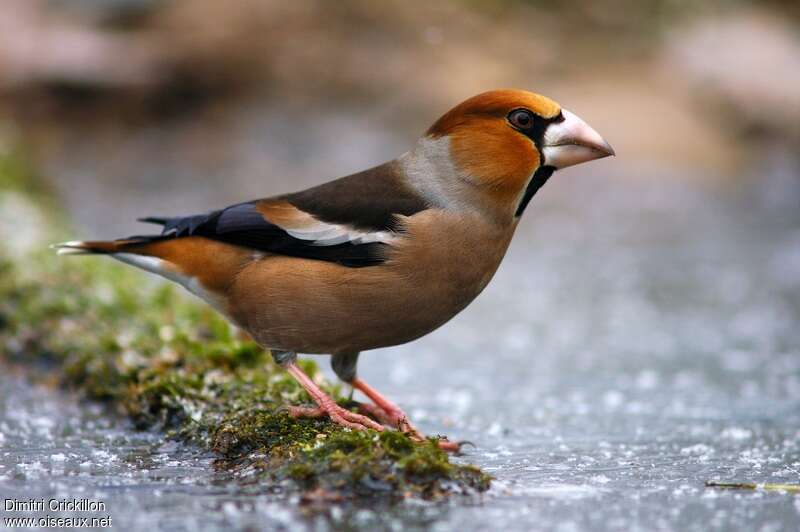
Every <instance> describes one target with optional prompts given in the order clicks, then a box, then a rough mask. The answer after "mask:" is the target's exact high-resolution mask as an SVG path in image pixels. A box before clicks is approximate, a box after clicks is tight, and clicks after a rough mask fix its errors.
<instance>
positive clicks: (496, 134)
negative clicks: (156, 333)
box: [56, 90, 614, 449]
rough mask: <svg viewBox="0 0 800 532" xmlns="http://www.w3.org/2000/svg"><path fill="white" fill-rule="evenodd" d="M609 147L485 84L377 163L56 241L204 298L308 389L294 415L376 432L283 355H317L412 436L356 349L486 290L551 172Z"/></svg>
mask: <svg viewBox="0 0 800 532" xmlns="http://www.w3.org/2000/svg"><path fill="white" fill-rule="evenodd" d="M609 155H614V150H613V149H612V148H611V146H610V145H609V144H608V143H607V142H606V141H605V140H603V138H602V137H601V136H600V135H598V134H597V132H595V131H594V130H593V129H592V128H591V127H589V126H588V125H587V124H586V123H585V122H583V121H582V120H581V119H580V118H578V117H577V116H575V115H574V114H572V113H570V112H569V111H567V110H566V109H562V108H561V107H560V106H559V105H558V104H557V103H556V102H554V101H553V100H550V99H548V98H545V97H544V96H540V95H538V94H534V93H531V92H526V91H521V90H496V91H491V92H485V93H483V94H479V95H477V96H475V97H473V98H470V99H468V100H466V101H465V102H463V103H461V104H459V105H457V106H456V107H454V108H453V109H451V110H450V111H448V112H447V113H445V114H444V116H442V117H441V118H439V120H437V121H436V122H435V123H434V124H433V125H432V126H431V127H430V129H428V131H427V132H426V133H425V135H423V136H422V138H420V139H419V141H418V142H417V144H416V145H415V146H414V147H413V148H412V149H411V150H410V151H409V152H407V153H405V154H403V155H401V156H400V157H398V158H397V159H394V160H392V161H389V162H387V163H384V164H382V165H380V166H376V167H375V168H371V169H369V170H364V171H363V172H358V173H356V174H353V175H349V176H346V177H342V178H339V179H335V180H333V181H330V182H327V183H324V184H322V185H319V186H316V187H313V188H310V189H308V190H303V191H301V192H295V193H292V194H285V195H282V196H275V197H271V198H266V199H259V200H254V201H248V202H245V203H239V204H236V205H232V206H230V207H227V208H224V209H220V210H216V211H213V212H210V213H207V214H198V215H194V216H178V217H151V218H143V219H142V220H141V221H143V222H149V223H154V224H158V225H161V226H163V231H162V232H161V234H158V235H151V236H134V237H130V238H124V239H120V240H115V241H105V242H99V241H95V242H66V243H63V244H59V245H57V246H56V247H57V248H58V252H59V253H60V254H84V253H91V254H102V255H110V256H112V257H114V258H115V259H117V260H120V261H122V262H126V263H128V264H131V265H133V266H137V267H138V268H141V269H143V270H146V271H149V272H152V273H156V274H158V275H161V276H163V277H166V278H167V279H170V280H172V281H175V282H177V283H179V284H181V285H183V286H184V287H185V288H186V289H188V290H189V291H190V292H191V293H193V294H195V295H197V296H199V297H200V298H202V299H203V300H205V301H206V302H207V303H208V304H209V305H211V306H212V307H214V308H215V309H216V310H218V311H219V312H220V313H222V314H223V315H224V316H225V317H226V318H227V319H228V320H230V321H231V322H232V323H233V324H235V325H236V326H238V327H240V328H242V329H244V330H245V331H246V332H247V333H249V334H250V336H252V337H253V338H254V339H255V341H256V342H258V344H260V345H261V346H263V347H264V348H265V349H269V350H270V352H271V353H272V356H273V357H274V359H275V361H276V362H277V363H278V364H280V365H281V366H282V367H283V368H285V369H286V370H287V371H288V372H289V373H290V374H291V375H292V376H293V377H294V378H295V379H297V381H298V382H299V383H300V384H301V385H302V386H303V387H304V388H305V389H306V390H307V391H308V393H309V395H310V396H311V398H312V399H313V400H314V402H315V403H316V407H315V408H303V407H292V408H291V409H290V412H291V413H292V414H293V415H296V416H304V415H305V416H329V417H330V419H331V420H332V421H334V422H335V423H338V424H340V425H344V426H346V427H350V428H352V429H365V428H371V429H374V430H378V431H380V430H383V429H384V426H383V425H382V424H379V423H376V422H375V421H373V419H371V418H370V417H367V416H365V415H362V414H359V413H355V412H352V411H350V410H346V409H344V408H342V407H340V406H339V405H337V404H336V403H335V402H334V401H333V400H332V399H331V398H330V397H329V396H328V395H326V394H325V393H324V392H323V391H322V390H321V389H320V388H319V387H318V386H317V385H316V384H315V383H314V382H313V381H312V380H311V379H310V378H309V377H308V376H307V375H305V374H304V373H303V372H302V371H301V369H300V368H299V366H298V365H297V363H296V358H297V353H307V354H330V355H332V359H331V365H332V367H333V370H334V371H335V372H336V375H337V376H338V377H339V378H341V379H342V380H343V381H344V382H346V383H349V384H350V385H352V386H353V387H354V388H355V389H357V390H360V391H361V392H363V393H364V394H365V395H366V396H367V397H369V398H370V399H371V400H372V402H373V403H374V404H369V405H365V408H364V412H365V413H369V414H372V415H373V416H374V417H375V418H376V419H378V420H380V421H381V422H382V423H384V424H386V425H389V426H393V427H397V428H398V429H400V430H403V431H405V432H407V433H409V434H410V435H411V437H412V438H414V439H418V440H420V439H422V434H421V433H420V432H419V431H418V430H417V429H416V428H415V427H414V426H413V425H412V424H411V423H410V422H409V420H408V417H407V416H406V414H405V413H404V412H403V411H402V410H401V409H400V408H399V407H398V406H397V405H396V404H394V403H393V402H391V401H390V400H388V399H386V398H385V397H384V396H383V395H381V394H380V393H378V391H376V390H375V389H374V388H372V387H371V386H369V385H368V384H367V383H365V382H364V381H363V380H361V379H360V378H359V377H358V376H357V373H356V363H357V361H358V356H359V353H361V352H362V351H367V350H369V349H377V348H380V347H388V346H393V345H398V344H403V343H405V342H410V341H411V340H415V339H417V338H419V337H421V336H423V335H425V334H427V333H429V332H431V331H433V330H434V329H436V328H437V327H440V326H441V325H443V324H444V323H445V322H447V321H448V320H449V319H450V318H452V317H453V316H455V315H456V314H458V313H459V312H460V311H461V310H463V309H464V307H466V306H467V305H468V304H469V303H470V302H471V301H472V300H473V299H474V298H475V297H476V296H477V295H478V294H480V293H481V291H482V290H483V289H484V288H485V287H486V285H487V283H488V282H489V280H490V279H491V278H492V276H493V275H494V273H495V271H496V270H497V267H498V266H499V264H500V261H501V260H502V259H503V256H504V255H505V253H506V249H507V248H508V245H509V242H510V241H511V237H512V235H513V234H514V230H515V229H516V227H517V224H518V223H519V220H520V217H521V216H522V214H523V213H524V212H525V209H526V208H527V207H528V204H529V203H530V201H531V198H533V196H534V195H535V194H536V192H537V191H538V190H539V188H540V187H541V186H542V185H544V184H545V182H546V181H547V180H548V179H549V178H550V176H551V175H552V174H553V172H554V171H555V170H558V169H560V168H564V167H565V166H570V165H574V164H578V163H582V162H586V161H591V160H593V159H600V158H602V157H607V156H609ZM440 445H441V446H442V447H443V448H445V449H457V445H456V444H455V443H453V442H448V441H447V440H442V441H440Z"/></svg>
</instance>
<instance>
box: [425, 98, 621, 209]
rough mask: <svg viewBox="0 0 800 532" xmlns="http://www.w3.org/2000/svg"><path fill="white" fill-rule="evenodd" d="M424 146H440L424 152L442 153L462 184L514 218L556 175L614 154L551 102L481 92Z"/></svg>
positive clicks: (436, 125) (456, 109)
mask: <svg viewBox="0 0 800 532" xmlns="http://www.w3.org/2000/svg"><path fill="white" fill-rule="evenodd" d="M422 142H423V144H425V143H427V144H435V145H438V146H439V148H438V150H431V148H430V147H429V148H428V151H441V150H443V149H444V150H446V152H447V159H449V162H450V163H451V164H452V167H453V170H454V172H455V173H456V174H458V176H459V179H460V181H466V182H467V183H469V184H470V185H471V186H473V187H474V188H476V189H477V190H478V191H480V192H479V194H480V195H482V196H486V197H487V200H488V201H491V202H493V203H499V204H502V205H503V206H505V207H508V208H509V209H511V210H513V213H514V216H515V217H519V216H520V215H521V214H522V211H523V210H524V209H525V207H526V206H527V203H528V201H530V198H531V197H532V196H533V194H534V193H535V192H536V190H538V188H539V187H541V186H542V185H543V184H544V182H545V181H546V180H547V179H548V178H549V177H550V175H552V173H553V172H554V171H555V170H558V169H560V168H564V167H567V166H572V165H575V164H579V163H583V162H587V161H591V160H594V159H600V158H602V157H607V156H609V155H614V150H613V149H612V148H611V146H610V145H609V144H608V142H606V141H605V140H604V139H603V138H602V137H601V136H600V135H599V134H598V133H597V132H596V131H595V130H594V129H592V128H591V127H589V126H588V125H587V124H586V122H584V121H583V120H581V119H580V118H578V117H577V116H575V115H574V114H572V113H571V112H569V111H567V110H566V109H562V108H561V106H560V105H559V104H557V103H556V102H554V101H553V100H551V99H549V98H546V97H544V96H541V95H539V94H534V93H532V92H527V91H521V90H495V91H490V92H485V93H482V94H479V95H477V96H474V97H472V98H470V99H468V100H466V101H464V102H462V103H460V104H459V105H457V106H456V107H454V108H453V109H451V110H450V111H448V112H447V113H445V114H444V116H442V117H441V118H439V120H437V121H436V122H435V123H434V124H433V126H431V128H430V129H429V130H428V131H427V133H426V135H425V137H423V139H422ZM443 145H446V146H443Z"/></svg>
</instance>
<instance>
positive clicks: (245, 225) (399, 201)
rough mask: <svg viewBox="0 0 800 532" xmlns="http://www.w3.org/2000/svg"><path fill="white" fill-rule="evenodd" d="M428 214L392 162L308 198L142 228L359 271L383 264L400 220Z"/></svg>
mask: <svg viewBox="0 0 800 532" xmlns="http://www.w3.org/2000/svg"><path fill="white" fill-rule="evenodd" d="M427 208H428V206H427V204H426V203H425V202H424V201H423V200H422V199H421V198H420V197H419V196H417V194H416V193H415V192H414V191H413V190H411V189H409V188H408V187H407V186H406V185H405V184H404V183H403V182H402V180H401V179H400V178H399V176H398V175H397V171H396V168H395V167H394V165H393V164H392V163H387V164H385V165H382V166H379V167H377V168H373V169H371V170H367V171H365V172H361V173H359V174H354V175H352V176H347V177H344V178H341V179H337V180H335V181H331V182H329V183H326V184H324V185H320V186H318V187H314V188H312V189H308V190H305V191H303V192H298V193H294V194H288V195H285V196H279V197H276V198H269V199H262V200H256V201H250V202H246V203H239V204H237V205H232V206H230V207H227V208H225V209H221V210H217V211H213V212H210V213H208V214H201V215H194V216H184V217H176V218H144V219H142V221H146V222H151V223H158V224H161V225H163V226H164V230H163V232H162V235H161V238H181V237H187V236H203V237H206V238H210V239H212V240H217V241H221V242H225V243H229V244H233V245H236V246H241V247H245V248H250V249H253V250H256V251H262V252H269V253H277V254H281V255H288V256H293V257H303V258H309V259H317V260H324V261H330V262H336V263H340V264H343V265H346V266H351V267H360V266H371V265H375V264H379V263H380V262H383V261H384V260H385V259H386V246H388V245H391V243H392V241H393V240H394V239H395V238H397V237H398V234H397V231H398V229H399V226H398V219H397V215H403V216H411V215H413V214H415V213H417V212H420V211H422V210H425V209H427Z"/></svg>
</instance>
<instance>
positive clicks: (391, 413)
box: [350, 377, 460, 452]
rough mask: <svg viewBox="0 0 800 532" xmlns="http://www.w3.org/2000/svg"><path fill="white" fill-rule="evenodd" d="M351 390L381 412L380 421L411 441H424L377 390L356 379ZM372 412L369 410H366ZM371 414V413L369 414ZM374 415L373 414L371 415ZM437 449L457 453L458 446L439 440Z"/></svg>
mask: <svg viewBox="0 0 800 532" xmlns="http://www.w3.org/2000/svg"><path fill="white" fill-rule="evenodd" d="M350 384H351V385H352V386H353V388H355V389H356V390H359V391H361V392H362V393H363V394H364V395H366V396H367V397H369V398H370V399H371V400H372V402H374V403H375V404H376V405H377V406H378V408H380V409H381V410H382V411H383V415H376V416H375V417H377V418H378V419H380V420H381V421H383V422H385V423H387V424H389V425H392V426H394V427H396V428H397V429H398V430H400V431H402V432H405V433H407V434H408V435H409V436H411V438H412V439H414V440H417V441H423V440H425V436H423V435H422V433H421V432H420V431H419V429H417V427H415V426H414V425H413V424H412V423H411V421H410V420H409V419H408V415H407V414H406V413H405V412H403V410H402V409H401V408H400V407H399V406H397V405H396V404H394V403H393V402H392V401H390V400H389V399H387V398H386V397H384V396H383V395H382V394H381V393H380V392H378V390H376V389H375V388H373V387H372V386H370V385H369V384H367V383H366V382H364V381H362V380H361V379H359V378H358V377H356V378H355V379H353V380H352V382H351V383H350ZM367 410H368V411H370V410H372V409H371V408H369V409H367ZM370 413H372V412H370ZM373 415H374V414H373ZM439 447H440V448H441V449H443V450H445V451H450V452H458V451H459V449H460V445H459V444H458V443H457V442H451V441H448V440H446V439H442V440H439Z"/></svg>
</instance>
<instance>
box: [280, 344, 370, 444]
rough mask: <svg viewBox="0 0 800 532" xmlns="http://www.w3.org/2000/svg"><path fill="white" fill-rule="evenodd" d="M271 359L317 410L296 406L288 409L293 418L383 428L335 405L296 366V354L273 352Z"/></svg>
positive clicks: (365, 417) (357, 428) (354, 426)
mask: <svg viewBox="0 0 800 532" xmlns="http://www.w3.org/2000/svg"><path fill="white" fill-rule="evenodd" d="M272 357H273V358H274V359H275V361H276V362H277V363H278V364H280V365H281V366H282V367H283V368H284V369H285V370H286V371H287V372H289V375H291V376H292V377H294V379H295V380H296V381H297V382H298V383H299V384H300V386H302V387H303V388H304V389H305V390H306V391H307V392H308V395H310V396H311V398H312V399H313V400H314V402H315V403H317V407H318V408H304V407H297V406H290V407H289V414H290V415H291V416H294V417H305V416H309V417H321V416H323V415H327V416H328V417H330V418H331V421H333V422H334V423H336V424H338V425H342V426H344V427H349V428H351V429H355V430H364V429H368V428H369V429H374V430H377V431H382V430H383V426H382V425H380V424H379V423H376V422H375V421H373V420H371V419H370V418H368V417H367V416H362V415H361V414H356V413H355V412H350V411H349V410H347V409H345V408H342V407H341V406H339V405H337V404H336V402H335V401H334V400H333V399H331V397H330V396H329V395H328V394H326V393H325V392H323V391H322V390H321V389H320V388H319V386H317V385H316V384H315V383H314V381H313V380H311V378H310V377H309V376H308V375H306V374H305V373H304V372H303V370H302V369H300V366H298V365H297V354H296V353H292V352H285V351H273V352H272Z"/></svg>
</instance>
